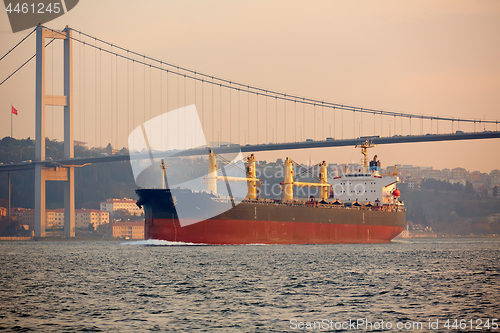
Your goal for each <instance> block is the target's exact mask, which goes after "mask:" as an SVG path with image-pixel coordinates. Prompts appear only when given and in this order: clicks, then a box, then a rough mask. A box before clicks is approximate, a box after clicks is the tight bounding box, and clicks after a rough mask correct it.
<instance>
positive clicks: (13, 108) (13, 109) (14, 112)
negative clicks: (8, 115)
mask: <svg viewBox="0 0 500 333" xmlns="http://www.w3.org/2000/svg"><path fill="white" fill-rule="evenodd" d="M12 113H13V114H15V115H16V116H17V110H16V108H15V107H12Z"/></svg>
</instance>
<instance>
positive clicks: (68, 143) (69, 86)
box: [34, 25, 75, 237]
mask: <svg viewBox="0 0 500 333" xmlns="http://www.w3.org/2000/svg"><path fill="white" fill-rule="evenodd" d="M71 37H72V35H71V29H70V28H69V27H66V29H64V30H63V31H52V30H49V29H46V28H44V27H43V26H41V25H39V26H38V27H37V28H36V102H35V139H36V140H35V161H37V162H43V161H45V160H46V158H45V105H56V106H63V107H64V158H66V159H69V158H73V157H74V141H73V61H72V53H73V47H72V41H71ZM46 38H55V39H63V40H64V95H63V96H60V95H50V96H49V95H46V94H45V39H46ZM46 181H64V182H65V185H64V235H65V236H66V237H75V170H74V166H67V167H51V168H47V167H45V166H44V164H42V163H37V164H36V165H35V221H34V229H35V237H44V236H45V228H46V220H45V216H46V214H45V208H46V201H45V194H46V193H45V182H46Z"/></svg>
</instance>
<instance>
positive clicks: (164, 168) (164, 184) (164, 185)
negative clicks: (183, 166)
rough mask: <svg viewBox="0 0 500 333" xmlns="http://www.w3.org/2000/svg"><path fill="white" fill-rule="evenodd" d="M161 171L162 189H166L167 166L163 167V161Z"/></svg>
mask: <svg viewBox="0 0 500 333" xmlns="http://www.w3.org/2000/svg"><path fill="white" fill-rule="evenodd" d="M161 169H162V170H163V182H162V184H163V189H164V190H165V189H167V187H168V181H167V171H166V170H167V169H168V165H165V162H164V161H163V160H161Z"/></svg>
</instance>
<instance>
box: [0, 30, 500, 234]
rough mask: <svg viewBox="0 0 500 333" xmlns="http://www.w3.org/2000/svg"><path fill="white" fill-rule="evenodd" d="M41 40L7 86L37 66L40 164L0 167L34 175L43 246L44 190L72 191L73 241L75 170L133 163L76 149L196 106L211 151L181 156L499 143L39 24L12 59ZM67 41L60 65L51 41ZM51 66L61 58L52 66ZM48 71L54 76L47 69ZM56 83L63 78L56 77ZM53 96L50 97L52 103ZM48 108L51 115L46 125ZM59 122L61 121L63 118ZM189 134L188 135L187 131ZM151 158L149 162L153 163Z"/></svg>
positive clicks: (493, 132)
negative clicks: (59, 131)
mask: <svg viewBox="0 0 500 333" xmlns="http://www.w3.org/2000/svg"><path fill="white" fill-rule="evenodd" d="M33 34H34V35H35V39H36V54H35V55H33V56H32V57H31V58H29V59H27V60H26V61H25V62H24V63H23V64H22V65H21V66H19V67H18V68H17V69H16V70H14V71H13V72H12V73H11V74H10V75H9V76H7V77H6V78H5V79H3V81H1V82H0V86H1V85H3V84H5V83H6V82H8V80H9V79H10V78H11V77H12V76H14V75H15V74H16V73H18V71H20V70H21V69H22V68H23V67H24V66H25V65H26V64H28V63H29V62H30V61H32V60H33V59H35V60H36V103H35V145H36V146H35V160H33V161H28V162H25V163H17V164H10V165H1V166H0V171H9V172H10V171H16V170H26V169H34V170H35V236H37V237H43V236H44V234H45V230H44V225H45V223H44V219H45V182H46V181H64V182H65V184H66V185H65V199H64V200H65V204H64V206H65V211H66V212H70V213H69V214H65V235H66V236H67V237H74V208H75V207H74V167H75V166H82V165H85V164H88V163H101V162H112V161H122V160H128V159H130V157H129V155H111V156H95V157H89V158H74V143H75V142H74V141H75V140H77V141H80V142H83V143H86V144H87V145H88V146H89V147H94V148H102V147H104V146H106V145H107V144H108V143H109V144H112V145H113V146H114V147H120V146H126V145H127V139H128V136H129V134H130V133H131V131H132V130H134V129H135V128H137V127H138V126H141V125H142V124H144V123H145V122H147V121H148V120H150V119H153V118H155V117H157V116H160V115H162V114H165V113H166V112H169V111H172V110H176V109H180V108H182V107H185V106H188V105H192V104H194V105H196V108H197V110H198V115H199V118H200V123H201V126H202V128H203V132H204V135H205V138H206V142H207V146H206V147H198V148H195V149H190V150H186V151H180V152H176V155H177V156H188V155H199V154H206V152H207V148H211V149H214V150H215V151H216V152H218V153H224V152H229V151H234V149H235V147H237V148H238V149H239V150H241V151H242V152H257V151H272V150H289V149H310V148H323V147H335V146H351V145H355V144H358V143H361V142H362V141H364V140H365V139H369V140H371V141H372V142H373V143H375V144H395V143H405V142H406V143H408V142H429V141H452V140H475V139H490V138H499V137H500V132H499V131H498V120H487V119H484V118H483V119H475V118H450V117H442V116H436V115H426V114H423V113H422V114H412V113H405V112H395V111H388V110H382V109H376V108H367V107H359V106H353V105H345V104H339V103H334V102H330V101H324V100H320V99H317V98H311V97H305V96H299V95H296V94H288V93H284V92H279V91H276V90H272V89H266V88H262V87H258V86H255V85H249V84H244V83H241V82H235V81H232V80H229V79H226V78H222V77H218V76H215V75H212V74H207V73H203V72H199V71H196V70H193V69H189V68H186V67H183V66H180V65H176V64H172V63H169V62H166V61H162V60H159V59H155V58H153V57H149V56H147V55H145V54H141V53H139V52H136V51H134V50H131V49H128V48H125V47H122V46H118V45H114V44H113V43H112V42H109V41H105V40H102V39H100V38H97V37H95V36H92V35H89V34H87V33H85V32H83V31H79V30H76V29H71V28H69V27H66V28H65V29H64V30H62V31H59V30H54V29H51V28H48V27H45V26H42V25H39V26H38V27H37V28H36V29H34V30H33V31H31V32H30V33H29V34H28V35H27V36H26V37H25V38H23V40H21V41H20V42H19V43H18V44H17V45H15V46H14V47H13V48H12V49H11V50H10V51H9V52H7V53H6V54H5V55H4V56H3V57H2V58H0V61H1V60H3V59H4V58H5V57H7V56H8V55H9V54H10V53H11V52H12V51H14V50H15V48H17V47H18V46H19V45H20V44H22V43H25V42H26V41H28V40H30V37H31V36H32V35H33ZM59 39H60V40H63V43H64V46H63V49H64V52H63V57H62V58H61V57H60V55H57V54H56V50H55V48H54V45H55V44H56V43H54V41H56V40H59ZM54 59H56V60H55V61H54ZM61 59H62V62H63V66H62V67H63V68H64V71H63V82H64V84H63V90H64V93H63V94H57V84H56V88H54V77H55V75H56V74H55V72H56V71H55V64H54V62H56V63H60V62H61V61H60V60H61ZM48 64H50V65H51V66H50V69H51V71H48V70H47V65H48ZM56 79H57V78H56ZM46 91H50V92H51V94H50V95H49V94H47V92H46ZM46 106H48V107H49V108H52V109H51V111H52V112H51V115H52V121H50V119H48V117H47V113H46ZM60 107H63V108H64V117H63V127H64V159H59V160H53V159H50V158H48V157H47V156H46V155H45V145H44V144H43V143H44V140H45V138H46V137H47V136H48V135H47V134H48V130H47V128H49V125H50V129H51V130H52V135H51V137H52V139H54V133H53V130H54V127H55V123H56V122H57V120H58V119H60V118H61V117H60V116H58V117H56V119H54V114H55V112H58V111H56V109H57V108H60ZM56 114H57V113H56ZM180 130H182V129H180ZM144 158H149V156H148V155H147V154H145V155H144Z"/></svg>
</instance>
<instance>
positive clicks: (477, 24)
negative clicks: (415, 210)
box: [0, 0, 500, 172]
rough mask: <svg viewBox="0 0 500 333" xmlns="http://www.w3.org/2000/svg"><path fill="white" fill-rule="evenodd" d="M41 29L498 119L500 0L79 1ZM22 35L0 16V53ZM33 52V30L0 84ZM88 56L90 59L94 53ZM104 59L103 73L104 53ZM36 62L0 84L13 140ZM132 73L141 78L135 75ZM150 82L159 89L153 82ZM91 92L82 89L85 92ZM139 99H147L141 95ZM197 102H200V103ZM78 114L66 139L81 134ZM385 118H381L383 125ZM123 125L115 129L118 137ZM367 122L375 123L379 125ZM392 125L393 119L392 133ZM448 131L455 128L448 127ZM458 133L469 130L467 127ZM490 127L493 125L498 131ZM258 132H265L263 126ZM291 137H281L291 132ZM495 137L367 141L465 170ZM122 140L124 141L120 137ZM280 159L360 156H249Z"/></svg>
mask: <svg viewBox="0 0 500 333" xmlns="http://www.w3.org/2000/svg"><path fill="white" fill-rule="evenodd" d="M46 25H47V26H49V27H52V28H54V29H63V28H64V26H65V25H69V26H71V27H73V28H75V29H78V30H81V31H83V32H86V33H88V34H90V35H93V36H96V37H99V38H102V39H104V40H107V41H111V42H113V43H115V44H117V45H121V46H124V47H127V48H130V49H132V50H135V51H137V52H139V53H143V54H146V55H150V56H152V57H155V58H157V59H161V60H164V61H168V62H171V63H174V64H178V65H181V66H185V67H188V68H192V69H195V70H197V71H201V72H205V73H209V74H213V75H217V76H220V77H224V78H228V79H230V80H234V81H238V82H243V83H248V84H251V85H256V86H260V87H263V88H268V89H274V90H278V91H283V92H287V93H290V94H297V95H301V96H307V97H314V98H318V99H321V100H325V101H331V102H337V103H344V104H350V105H355V106H364V107H372V108H380V109H385V110H392V111H397V112H407V113H416V114H422V113H423V114H427V115H436V116H448V117H463V118H476V119H483V118H484V117H485V118H486V119H500V43H499V40H500V2H499V1H497V0H476V1H462V0H450V1H422V0H419V1H400V0H391V1H389V0H380V1H365V0H359V1H314V2H308V3H306V2H304V1H269V0H266V1H258V0H256V1H247V2H243V1H229V0H224V1H223V0H220V1H195V0H193V1H163V0H162V1H147V0H145V1H130V0H120V1H112V0H105V1H94V0H85V1H80V3H79V4H78V5H77V7H75V8H74V9H73V10H72V11H70V12H69V13H67V14H65V15H64V16H62V17H60V18H58V19H56V20H54V21H51V22H48V23H46ZM28 32H29V30H25V31H23V32H19V33H16V34H12V33H11V32H10V26H9V23H8V19H7V15H6V13H5V12H2V13H0V54H1V55H3V54H4V53H5V52H7V51H8V50H9V49H10V48H11V47H12V46H14V45H15V44H16V43H17V42H18V41H19V40H21V39H22V38H23V37H24V36H25V35H26V34H27V33H28ZM75 48H76V49H77V50H76V51H78V47H75ZM61 50H62V48H61V46H60V45H58V46H54V48H53V49H52V50H49V49H47V61H48V62H52V61H55V64H54V70H52V67H50V68H51V70H50V72H51V73H52V72H53V73H54V78H52V77H50V78H48V80H50V81H48V82H47V85H48V88H47V89H48V90H51V89H52V90H54V91H55V93H57V89H58V87H60V84H59V80H58V77H60V73H61V69H60V66H59V65H58V60H60V59H59V58H58V56H57V55H55V56H54V57H52V56H51V54H52V52H54V54H59V53H61V52H62V51H61ZM34 52H35V41H34V38H33V37H31V38H30V39H29V40H28V41H27V42H26V43H24V44H23V46H22V47H21V48H20V49H19V50H16V51H15V53H14V54H13V55H12V56H8V58H6V60H3V61H2V62H0V81H1V80H3V79H4V78H5V77H6V76H7V75H9V74H10V73H11V72H12V71H13V70H14V69H15V68H17V67H18V66H19V65H20V64H21V63H23V62H24V61H25V60H27V59H28V58H29V57H30V56H32V55H33V54H34ZM57 52H59V53H57ZM89 54H90V55H91V56H92V57H93V53H89ZM89 54H87V56H89ZM103 59H104V58H103ZM75 61H76V60H75ZM87 61H89V59H87ZM102 61H103V65H104V68H106V62H105V61H106V60H102ZM51 65H52V64H51V63H49V64H48V66H51ZM61 67H62V66H61ZM34 68H35V67H34V61H32V63H31V64H30V65H28V66H26V67H25V68H23V69H22V70H21V72H19V73H18V74H16V76H15V77H13V78H12V79H10V80H9V81H8V82H6V83H5V84H3V85H2V86H0V110H1V112H0V137H4V136H9V135H10V117H11V116H10V105H11V104H13V105H14V106H15V107H16V108H17V109H18V110H19V115H18V116H17V117H16V116H15V118H14V137H16V138H26V137H28V136H30V137H32V138H33V137H34V95H35V94H34V92H35V91H34V79H35V74H34ZM89 68H90V67H89ZM93 68H94V67H92V71H93ZM118 68H120V67H118ZM106 70H108V69H107V68H106ZM103 73H105V72H104V71H103ZM106 73H107V72H106ZM137 73H138V75H139V77H140V75H143V74H141V73H142V72H137ZM58 75H59V76H58ZM103 75H104V74H103ZM120 75H123V73H122V74H120ZM145 75H149V74H148V73H146V74H145ZM153 75H154V74H153ZM89 77H90V76H89ZM92 77H93V76H92ZM76 80H77V81H78V80H81V79H80V78H77V79H76ZM119 81H121V80H119ZM139 81H140V80H138V82H139ZM143 82H146V80H144V81H140V82H139V83H138V85H136V89H138V90H139V91H140V90H141V89H143V88H144V87H143ZM86 84H87V85H90V84H91V82H87V83H86ZM148 84H149V83H148ZM152 86H153V87H154V89H156V88H157V84H156V83H153V84H152ZM200 87H201V86H200ZM92 88H93V86H92ZM77 89H78V88H77ZM115 89H116V87H115ZM91 90H93V89H91ZM103 91H105V90H103ZM92 94H93V92H92V91H90V92H88V96H87V97H88V98H91V96H93V95H92ZM103 94H107V93H106V92H104V93H103ZM110 94H112V93H110ZM141 96H142V95H141ZM119 97H120V102H118V105H121V106H123V107H124V106H125V105H124V104H123V105H122V104H120V103H123V102H122V99H124V98H126V97H123V96H122V95H120V96H119ZM138 98H140V97H138ZM104 99H106V96H104ZM140 101H141V100H139V103H142V102H140ZM245 101H246V100H245ZM143 102H144V103H143V104H144V105H146V100H144V101H143ZM251 102H252V100H251ZM155 103H157V102H155ZM155 103H152V104H151V105H150V106H149V107H150V108H151V109H153V110H152V111H151V112H152V115H153V116H154V115H157V114H160V112H161V110H156V109H155V106H156V105H157V104H155ZM173 105H175V103H174V104H173ZM79 106H81V105H79ZM89 107H90V106H89V105H87V108H89ZM101 107H102V108H104V109H105V108H106V106H101ZM115 107H116V104H115ZM197 107H198V108H201V106H200V105H198V103H197ZM146 108H147V107H146ZM261 110H262V109H261ZM75 112H78V111H75ZM61 114H62V111H58V110H55V108H54V109H52V107H48V108H47V122H48V125H47V126H48V127H47V133H46V134H47V136H49V137H56V138H58V139H62V130H61V126H59V124H60V123H62V122H61V121H60V115H61ZM207 115H208V113H207ZM75 117H78V113H77V114H76V115H75ZM141 117H142V116H141ZM144 117H146V116H145V115H144ZM345 117H346V118H345V119H346V123H345V124H344V126H345V128H349V129H346V130H345V131H346V134H345V135H344V136H345V137H346V138H347V137H351V136H352V127H354V125H353V120H352V116H351V115H347V114H346V115H345ZM349 117H351V118H349ZM52 119H54V120H53V121H52ZM79 119H81V118H78V119H77V124H76V125H75V126H76V127H77V128H76V129H75V130H76V134H75V139H83V134H82V127H81V124H80V123H79V122H78V120H79ZM106 119H108V118H106V116H104V121H103V124H102V126H101V127H102V128H104V129H106V127H107V126H109V123H107V122H106ZM141 119H142V118H141ZM335 119H336V123H337V124H336V125H334V130H333V131H335V137H340V135H339V133H340V131H339V129H340V125H339V124H338V122H339V119H340V114H337V118H335ZM347 119H351V120H347ZM360 121H361V120H359V119H358V120H357V121H356V124H357V125H356V126H360V125H361V124H358V122H360ZM379 121H380V120H379V119H378V120H376V122H379ZM389 121H390V119H387V120H384V122H385V124H383V126H384V127H385V129H384V131H385V132H387V131H388V128H389V124H390V123H389ZM93 123H94V122H91V124H93ZM123 124H124V123H123ZM123 124H122V123H120V124H119V127H120V128H121V129H122V130H123V132H124V134H125V132H126V130H125V129H126V128H124V125H123ZM310 124H311V123H307V122H306V125H305V128H306V131H312V128H311V126H312V125H310ZM52 125H55V126H52ZM136 125H138V124H136ZM255 125H256V124H255ZM301 125H304V124H301V123H300V121H299V122H298V123H297V126H301ZM324 125H325V126H326V127H324V128H323V130H324V131H325V132H326V133H328V132H329V130H330V129H329V127H328V126H327V125H328V124H327V123H325V124H324ZM51 126H52V127H51ZM87 126H93V125H87ZM269 126H275V125H272V124H271V125H268V127H269ZM290 126H292V123H290V124H289V126H288V127H287V133H288V132H293V131H294V128H292V127H290ZM347 126H349V127H347ZM362 126H363V128H362V134H364V135H371V134H373V133H372V132H373V129H372V128H373V123H372V120H371V119H370V118H368V117H367V118H365V119H364V122H363V124H362ZM391 126H392V127H393V126H394V124H393V123H392V124H391ZM404 126H408V125H407V124H405V125H404ZM425 126H426V127H425V128H424V133H428V132H430V127H429V126H430V125H429V124H425ZM434 126H435V124H434ZM392 127H391V128H392ZM102 128H101V129H102ZM376 128H380V125H377V123H376ZM399 128H400V125H399V123H398V125H397V130H398V131H399V130H400V129H399ZM478 128H479V127H478ZM259 129H260V130H259V135H264V133H265V129H266V128H265V124H263V123H259ZM412 129H413V130H414V131H415V132H419V131H420V125H419V123H414V124H413V127H412ZM457 129H458V128H457V127H456V125H455V128H454V130H457ZM461 129H463V130H470V131H472V130H473V128H472V127H471V126H469V127H463V128H461ZM487 129H490V130H495V126H489V127H487ZM89 130H90V128H87V129H85V131H87V132H86V133H87V137H86V138H85V141H87V142H90V143H93V141H94V140H92V139H91V138H93V137H94V135H93V134H91V132H89ZM235 130H236V129H235ZM267 130H268V135H270V134H269V133H271V129H270V128H267ZM272 130H273V131H274V129H272ZM251 131H252V132H254V131H255V129H253V128H252V129H251ZM356 131H357V132H356V135H359V132H358V129H356ZM433 131H434V132H435V131H436V127H434V129H433ZM440 131H448V132H449V131H451V128H449V126H448V127H447V128H445V126H444V125H441V127H440ZM347 132H350V133H351V135H348V133H347ZM392 132H393V129H392ZM239 134H240V135H243V136H244V135H248V133H239ZM316 134H318V133H316ZM328 134H329V133H328ZM377 134H378V133H377ZM388 134H389V133H388V132H387V133H385V135H388ZM391 134H394V133H391ZM282 135H283V134H279V136H282ZM318 135H319V134H318ZM332 135H333V134H332ZM306 136H308V137H310V135H306ZM325 136H326V134H325ZM291 137H293V135H292V134H289V137H288V138H289V139H290V138H291ZM316 138H317V139H319V138H320V137H319V136H316ZM98 141H99V140H98ZM100 141H101V144H102V145H106V144H107V142H109V141H110V139H109V138H107V137H104V138H101V140H100ZM250 141H252V139H250ZM498 143H499V140H498V139H495V140H477V141H462V142H442V143H421V144H400V145H386V146H379V147H377V148H375V149H374V151H373V153H374V154H378V156H379V157H380V159H381V160H382V163H383V164H384V166H387V165H391V164H413V165H421V166H433V167H434V168H437V169H442V168H453V167H457V166H462V167H465V168H467V169H469V170H470V171H473V170H481V171H484V172H489V171H490V170H492V169H498V168H500V165H499V164H500V163H499V162H500V158H499V156H498V148H497V146H498ZM119 145H120V147H121V146H123V145H126V143H125V141H124V140H122V141H120V142H119ZM285 156H291V157H292V158H293V159H296V160H298V161H304V160H305V159H309V157H311V158H312V159H313V160H314V161H320V160H327V161H328V162H330V163H346V162H352V161H355V162H357V161H359V160H360V157H361V154H360V153H359V150H355V149H354V148H350V147H349V148H331V149H316V150H308V151H301V150H296V151H290V152H272V153H258V155H257V158H258V159H267V160H274V159H276V158H278V157H282V158H283V157H285Z"/></svg>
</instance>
